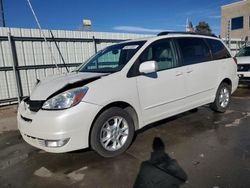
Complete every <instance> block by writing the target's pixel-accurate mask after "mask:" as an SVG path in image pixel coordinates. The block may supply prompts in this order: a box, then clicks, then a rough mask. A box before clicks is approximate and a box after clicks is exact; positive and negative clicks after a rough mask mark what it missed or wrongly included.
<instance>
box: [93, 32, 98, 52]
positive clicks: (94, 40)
mask: <svg viewBox="0 0 250 188" xmlns="http://www.w3.org/2000/svg"><path fill="white" fill-rule="evenodd" d="M93 44H94V48H95V53H97V45H96V39H95V36H93Z"/></svg>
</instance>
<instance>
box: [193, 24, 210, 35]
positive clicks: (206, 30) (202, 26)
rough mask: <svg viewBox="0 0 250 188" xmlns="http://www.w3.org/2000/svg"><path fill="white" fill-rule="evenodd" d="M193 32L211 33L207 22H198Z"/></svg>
mask: <svg viewBox="0 0 250 188" xmlns="http://www.w3.org/2000/svg"><path fill="white" fill-rule="evenodd" d="M195 32H196V33H201V34H207V35H211V34H212V30H211V29H210V26H209V24H208V23H207V22H199V24H198V25H197V26H195Z"/></svg>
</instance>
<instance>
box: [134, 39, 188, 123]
mask: <svg viewBox="0 0 250 188" xmlns="http://www.w3.org/2000/svg"><path fill="white" fill-rule="evenodd" d="M150 60H154V61H156V63H157V64H158V71H157V72H155V73H150V74H144V75H139V76H137V78H136V81H137V88H138V92H139V98H140V105H141V109H142V115H143V119H144V123H145V124H147V123H151V122H154V121H157V120H160V119H163V118H166V117H169V116H171V115H174V114H176V113H178V112H180V111H182V109H183V108H184V107H185V105H186V104H185V97H186V88H185V74H184V71H183V67H181V66H180V63H179V60H178V57H177V53H176V50H175V47H174V43H173V41H172V40H171V39H163V40H158V41H156V42H154V43H152V44H151V45H149V46H148V47H147V48H146V50H145V51H144V52H143V53H142V54H141V56H140V57H139V61H140V63H142V62H145V61H150Z"/></svg>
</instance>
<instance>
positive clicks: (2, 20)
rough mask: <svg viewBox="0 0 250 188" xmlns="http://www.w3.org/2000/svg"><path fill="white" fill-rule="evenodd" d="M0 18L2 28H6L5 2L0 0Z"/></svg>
mask: <svg viewBox="0 0 250 188" xmlns="http://www.w3.org/2000/svg"><path fill="white" fill-rule="evenodd" d="M0 16H1V26H2V27H5V18H4V11H3V0H0Z"/></svg>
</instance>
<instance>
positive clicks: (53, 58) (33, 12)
mask: <svg viewBox="0 0 250 188" xmlns="http://www.w3.org/2000/svg"><path fill="white" fill-rule="evenodd" d="M27 2H28V4H29V7H30V10H31V12H32V14H33V16H34V18H35V20H36V23H37V25H38V27H39V29H40V31H41V33H42V35H43V39H44V41H45V43H46V45H47V47H48V49H49V51H50V55H51V57H52V62H54V64H55V66H56V68H57V71H58V73H59V72H60V71H59V68H58V66H57V63H56V58H55V56H54V55H53V53H52V49H51V46H50V45H49V43H48V41H47V38H46V37H45V33H44V31H43V30H42V28H41V25H40V23H39V21H38V18H37V16H36V13H35V11H34V9H33V7H32V5H31V3H30V0H27Z"/></svg>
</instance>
